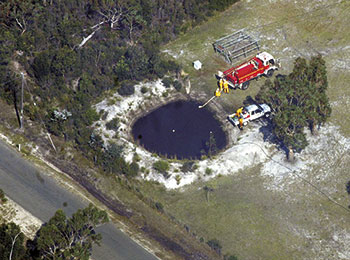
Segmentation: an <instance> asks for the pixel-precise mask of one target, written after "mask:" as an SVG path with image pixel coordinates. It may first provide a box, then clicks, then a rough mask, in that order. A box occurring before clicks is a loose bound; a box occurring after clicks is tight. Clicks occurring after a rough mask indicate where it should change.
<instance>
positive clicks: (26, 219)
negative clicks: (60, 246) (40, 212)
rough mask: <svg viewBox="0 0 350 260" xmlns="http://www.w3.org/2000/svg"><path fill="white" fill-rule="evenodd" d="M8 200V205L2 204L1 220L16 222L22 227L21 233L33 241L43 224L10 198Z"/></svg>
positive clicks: (0, 209) (0, 206)
mask: <svg viewBox="0 0 350 260" xmlns="http://www.w3.org/2000/svg"><path fill="white" fill-rule="evenodd" d="M7 199H8V201H7V202H6V203H4V204H0V216H1V218H2V219H3V220H5V221H6V222H14V223H15V224H17V225H18V226H20V228H21V231H22V232H23V234H24V235H25V236H26V237H28V238H30V239H33V238H34V236H35V233H36V232H37V231H38V229H39V228H40V227H41V225H42V224H43V222H42V221H41V220H40V219H38V218H36V217H34V216H33V215H32V214H30V213H29V212H28V211H26V210H25V209H24V208H22V207H21V206H20V205H18V204H17V203H15V202H14V201H13V200H11V199H10V198H8V197H7Z"/></svg>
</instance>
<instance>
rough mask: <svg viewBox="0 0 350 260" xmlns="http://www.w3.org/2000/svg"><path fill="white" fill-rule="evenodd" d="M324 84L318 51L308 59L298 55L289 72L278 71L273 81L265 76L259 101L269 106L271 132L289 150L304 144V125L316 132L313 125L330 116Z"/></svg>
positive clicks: (323, 64)
mask: <svg viewBox="0 0 350 260" xmlns="http://www.w3.org/2000/svg"><path fill="white" fill-rule="evenodd" d="M327 87H328V81H327V70H326V65H325V61H324V60H323V58H322V57H321V56H320V55H318V56H315V57H312V58H311V60H310V61H307V60H306V59H304V58H297V59H296V60H295V62H294V68H293V71H292V72H291V73H290V74H289V75H288V76H284V75H278V76H277V77H276V78H275V80H274V82H271V81H270V80H267V81H266V83H265V85H264V86H263V87H262V88H261V90H260V91H259V93H258V94H257V96H256V99H257V100H258V101H259V102H265V103H267V104H269V105H270V106H271V107H272V110H273V111H274V117H273V118H272V126H273V132H274V134H275V135H276V137H277V138H278V140H280V141H281V142H282V144H283V145H284V146H285V147H286V148H287V149H288V151H289V153H291V154H293V151H301V150H302V149H304V148H305V147H306V145H307V140H306V136H305V133H304V128H305V127H306V126H309V127H310V129H311V131H312V132H313V133H316V126H320V125H321V124H323V123H325V122H326V120H327V118H328V117H329V116H330V114H331V107H330V104H329V100H328V97H327V93H326V91H327Z"/></svg>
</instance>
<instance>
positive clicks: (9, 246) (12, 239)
mask: <svg viewBox="0 0 350 260" xmlns="http://www.w3.org/2000/svg"><path fill="white" fill-rule="evenodd" d="M23 241H24V235H23V233H22V232H21V229H20V227H19V226H18V225H16V224H15V223H13V222H11V223H3V224H1V225H0V258H1V259H12V260H21V259H23V258H24V256H25V254H26V249H25V247H24V245H23Z"/></svg>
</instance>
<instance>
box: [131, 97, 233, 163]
mask: <svg viewBox="0 0 350 260" xmlns="http://www.w3.org/2000/svg"><path fill="white" fill-rule="evenodd" d="M198 105H199V104H198V103H197V102H195V101H175V102H172V103H169V104H166V105H164V106H162V107H160V108H158V109H156V110H154V111H152V112H151V113H149V114H147V115H146V116H144V117H141V118H140V119H138V120H137V121H136V122H135V124H134V125H133V128H132V135H133V137H134V140H135V141H136V142H137V143H138V144H139V145H141V146H143V147H144V148H145V149H147V150H148V151H150V152H152V153H157V154H159V155H163V156H166V157H168V158H175V157H176V158H177V159H185V158H186V159H199V158H201V156H202V155H208V153H210V154H215V153H217V151H219V150H221V149H223V148H224V147H225V146H226V143H227V140H226V135H225V133H224V131H223V130H222V128H221V125H220V123H219V122H218V121H217V120H216V119H215V118H214V116H213V114H212V113H211V112H210V111H209V110H207V109H206V108H202V109H199V108H198Z"/></svg>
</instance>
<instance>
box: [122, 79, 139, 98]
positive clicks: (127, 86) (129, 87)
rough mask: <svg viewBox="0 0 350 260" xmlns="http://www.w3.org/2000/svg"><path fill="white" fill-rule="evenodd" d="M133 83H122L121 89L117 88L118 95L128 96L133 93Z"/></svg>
mask: <svg viewBox="0 0 350 260" xmlns="http://www.w3.org/2000/svg"><path fill="white" fill-rule="evenodd" d="M134 85H135V84H134V82H133V81H123V83H122V84H121V87H120V88H118V93H119V94H120V95H122V96H130V95H132V94H134V93H135V86H134Z"/></svg>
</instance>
